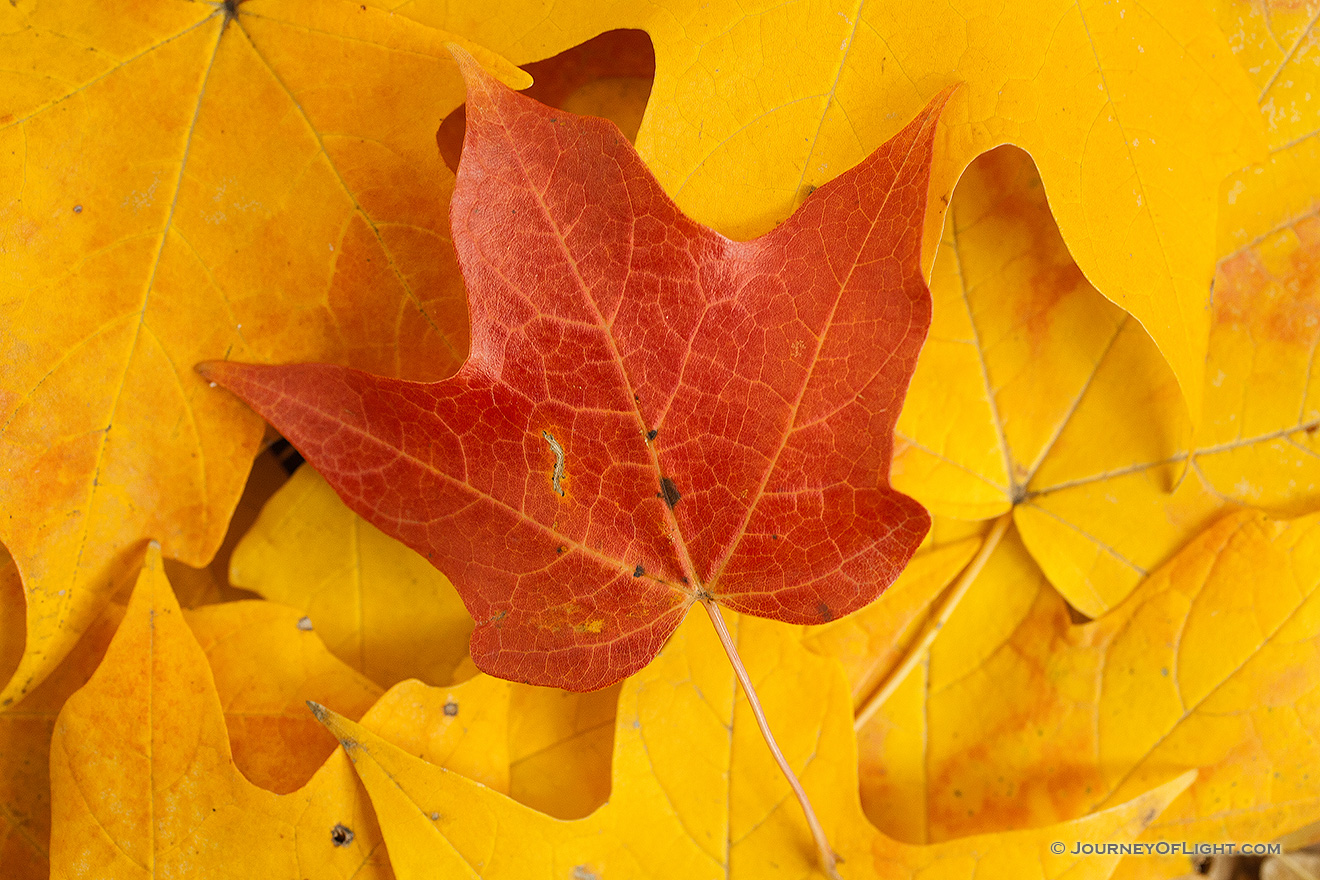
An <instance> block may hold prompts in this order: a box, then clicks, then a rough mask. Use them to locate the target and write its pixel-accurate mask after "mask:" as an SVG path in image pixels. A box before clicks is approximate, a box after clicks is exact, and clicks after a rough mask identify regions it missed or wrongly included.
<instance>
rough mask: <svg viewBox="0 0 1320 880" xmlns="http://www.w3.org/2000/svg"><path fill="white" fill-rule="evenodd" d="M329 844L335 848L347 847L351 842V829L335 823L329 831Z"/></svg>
mask: <svg viewBox="0 0 1320 880" xmlns="http://www.w3.org/2000/svg"><path fill="white" fill-rule="evenodd" d="M330 842H331V843H333V844H334V845H335V846H348V845H349V844H350V843H352V842H353V829H352V828H349V827H348V826H347V825H344V824H343V823H336V824H335V827H334V828H331V829H330Z"/></svg>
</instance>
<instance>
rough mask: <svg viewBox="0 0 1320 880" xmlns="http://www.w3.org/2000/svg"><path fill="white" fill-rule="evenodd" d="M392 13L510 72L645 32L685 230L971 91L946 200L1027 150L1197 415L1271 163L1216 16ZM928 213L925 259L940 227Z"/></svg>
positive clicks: (657, 135)
mask: <svg viewBox="0 0 1320 880" xmlns="http://www.w3.org/2000/svg"><path fill="white" fill-rule="evenodd" d="M388 5H389V6H390V7H391V8H393V9H396V10H397V11H399V12H401V13H403V14H405V15H409V16H412V17H414V18H416V19H418V20H419V21H424V22H426V23H429V24H434V25H436V26H440V27H446V28H449V29H451V30H455V31H457V32H459V33H464V34H468V35H469V36H471V37H472V38H473V39H475V40H477V41H478V42H481V43H482V44H483V45H487V46H490V47H491V48H492V49H494V50H495V51H498V52H501V53H503V54H504V55H506V56H507V57H509V58H511V59H513V60H514V61H515V62H518V63H521V62H524V61H528V60H533V59H536V58H543V57H546V56H547V55H551V54H554V53H556V52H559V51H562V50H563V49H564V48H566V47H567V46H570V45H574V44H575V43H578V42H581V41H582V40H584V39H586V38H588V37H591V36H594V35H595V34H597V33H600V32H601V31H602V30H606V29H608V28H621V27H631V28H641V29H643V30H646V31H647V32H648V33H649V34H650V35H651V38H652V40H653V42H654V43H655V51H656V78H655V85H654V87H653V89H652V92H651V94H652V101H651V104H650V106H649V107H648V108H647V114H646V117H645V118H644V120H643V123H642V127H641V130H640V131H639V133H638V139H637V146H638V150H639V151H640V152H641V154H642V156H643V157H644V158H645V159H646V160H647V164H648V165H649V166H651V168H652V169H653V170H654V171H655V173H656V176H657V177H658V178H659V180H660V183H661V185H662V186H664V187H665V189H666V190H667V191H668V192H669V193H670V194H671V195H672V196H674V197H675V199H676V200H677V201H678V203H679V205H680V207H682V208H683V210H684V211H685V212H686V213H687V214H688V215H689V216H691V217H693V218H695V219H697V220H699V221H700V222H703V223H706V224H708V225H711V226H713V227H715V228H717V229H719V230H721V231H723V232H725V233H726V234H730V235H735V236H740V237H750V236H753V235H756V234H759V233H761V232H764V231H765V230H766V229H768V228H769V227H770V226H772V225H773V224H774V223H776V222H778V221H779V220H782V219H783V218H784V217H786V216H788V214H789V213H790V212H791V211H792V209H793V208H794V207H795V206H796V205H797V204H798V203H799V202H800V201H801V200H802V199H803V198H804V197H805V196H806V195H807V194H808V193H809V192H810V191H811V190H812V189H814V188H815V187H816V186H818V185H819V184H821V183H823V182H824V181H826V180H829V179H830V178H832V177H834V176H836V175H837V174H838V173H839V172H840V171H841V170H843V169H845V168H848V167H850V166H852V165H854V164H856V163H857V162H858V161H860V160H861V159H862V157H864V156H866V155H867V154H868V153H869V152H870V151H871V150H873V149H874V148H875V147H877V146H878V145H880V144H881V143H883V142H884V141H885V140H886V139H887V138H889V137H890V136H892V135H893V134H894V133H895V132H896V131H897V130H898V128H899V126H900V125H901V124H902V120H904V119H908V118H911V116H912V115H913V114H914V113H915V112H916V111H917V110H918V109H919V108H920V107H922V106H923V105H924V104H925V103H926V102H927V101H929V100H930V99H931V98H932V97H933V96H934V95H935V94H937V93H938V92H939V91H940V90H941V89H944V88H946V87H948V86H949V85H951V84H953V83H955V82H960V81H961V82H964V83H965V86H964V87H963V88H962V89H961V90H960V91H959V92H958V94H956V95H955V96H954V98H953V100H952V102H951V103H950V105H949V107H948V109H947V110H946V111H945V113H944V115H943V118H942V123H941V127H942V129H943V132H944V134H943V138H944V141H943V151H942V155H941V153H940V151H938V150H937V161H936V163H935V167H934V170H933V177H932V183H931V186H932V189H931V192H932V194H933V195H935V196H939V195H943V196H946V197H947V195H948V194H949V192H950V190H951V189H952V187H953V183H954V181H956V180H957V179H958V176H959V175H960V174H961V173H962V170H963V168H964V167H965V166H966V165H967V163H968V162H970V161H971V160H972V159H973V158H974V157H975V156H976V155H977V154H979V153H982V152H984V151H986V150H988V149H990V148H992V147H995V146H997V145H999V144H1003V143H1014V144H1018V145H1019V146H1021V147H1022V148H1024V149H1026V150H1027V151H1029V152H1030V153H1031V154H1032V155H1033V156H1034V157H1035V158H1036V161H1037V162H1038V163H1039V164H1040V166H1041V169H1042V176H1043V178H1044V180H1045V185H1046V187H1047V188H1048V190H1049V192H1050V202H1051V204H1052V205H1053V207H1054V211H1055V214H1056V215H1057V216H1058V218H1059V225H1060V227H1061V228H1062V229H1063V235H1064V238H1065V240H1066V241H1068V243H1069V246H1070V247H1071V248H1072V250H1073V253H1074V254H1076V255H1077V260H1078V263H1079V265H1080V266H1081V267H1082V270H1083V272H1084V273H1085V274H1086V276H1087V277H1088V278H1090V279H1091V280H1092V281H1093V282H1095V284H1096V286H1097V287H1098V288H1099V289H1100V290H1101V291H1102V292H1103V293H1104V294H1105V295H1106V296H1108V297H1109V298H1110V299H1112V300H1113V301H1114V302H1116V303H1118V304H1119V305H1121V306H1122V307H1123V308H1125V309H1127V310H1128V311H1129V312H1131V313H1132V314H1133V315H1134V316H1135V317H1136V318H1137V319H1138V320H1139V321H1140V322H1141V323H1142V324H1143V325H1144V326H1145V327H1146V328H1147V330H1148V331H1149V332H1150V334H1151V336H1152V337H1153V338H1154V339H1155V341H1156V343H1157V344H1158V346H1159V349H1160V351H1161V352H1162V353H1163V355H1164V357H1165V358H1166V359H1167V360H1168V362H1169V363H1170V364H1171V366H1172V368H1173V371H1174V374H1175V375H1176V376H1177V378H1178V381H1179V383H1180V386H1181V390H1182V393H1183V395H1184V396H1185V398H1186V401H1187V405H1188V408H1189V410H1190V412H1191V413H1192V415H1193V418H1195V417H1196V416H1198V415H1199V413H1200V395H1201V385H1202V381H1201V379H1202V375H1203V372H1202V370H1203V368H1204V356H1205V340H1206V331H1207V323H1206V314H1205V304H1206V300H1207V294H1208V292H1207V287H1206V285H1207V284H1208V282H1209V280H1210V278H1211V275H1212V273H1213V268H1214V255H1215V254H1214V247H1215V217H1216V212H1217V208H1218V200H1217V194H1218V187H1219V184H1220V181H1221V180H1222V179H1223V178H1224V176H1225V175H1227V174H1229V173H1230V172H1232V171H1235V170H1237V169H1238V168H1241V167H1242V166H1244V165H1247V164H1248V163H1249V162H1252V161H1256V160H1257V158H1258V157H1260V156H1261V155H1262V150H1263V139H1262V135H1261V128H1262V122H1261V120H1260V117H1259V114H1258V113H1257V112H1256V111H1255V107H1254V104H1253V101H1252V98H1253V95H1252V93H1251V87H1250V84H1249V82H1248V79H1247V77H1246V76H1245V74H1244V73H1243V72H1242V70H1241V69H1240V67H1239V65H1238V64H1237V63H1236V62H1235V61H1234V60H1233V57H1232V54H1231V52H1230V51H1229V47H1228V43H1227V41H1226V40H1225V38H1224V35H1223V33H1222V32H1221V31H1220V29H1219V28H1218V27H1217V26H1216V23H1215V20H1214V18H1213V17H1212V16H1211V15H1210V14H1209V12H1208V11H1207V10H1203V9H1201V8H1199V7H1197V6H1189V5H1188V4H1186V3H1182V2H1178V0H1160V2H1154V3H1143V4H1141V5H1140V6H1137V7H1129V6H1127V5H1125V4H1111V3H1105V2H1100V0H1095V2H1083V3H1077V2H1072V0H1013V2H1008V3H1005V2H988V0H987V2H973V3H962V4H958V5H957V6H953V5H950V4H948V3H945V2H940V0H932V2H910V3H903V4H900V5H897V6H894V5H892V4H880V3H865V2H861V3H855V2H850V3H831V4H812V5H801V4H790V5H777V6H770V7H767V8H764V9H761V8H757V9H748V8H747V6H746V4H742V3H738V2H733V0H725V2H712V3H702V4H699V5H694V4H687V3H683V2H677V0H671V2H667V3H666V2H658V3H647V4H615V5H608V6H602V5H601V4H598V3H592V2H589V0H576V2H566V3H556V4H554V5H553V6H552V7H549V8H546V7H545V6H544V4H542V3H541V2H539V0H518V2H507V3H501V4H500V6H499V8H498V9H496V10H491V9H489V8H488V7H487V6H486V5H483V4H476V3H440V2H436V0H404V2H391V3H389V4H388ZM529 21H530V22H535V26H532V27H529V26H528V25H527V24H526V23H527V22H529ZM932 205H933V206H934V207H935V208H936V209H935V210H933V211H932V212H931V213H930V216H929V218H928V223H927V227H926V229H927V234H926V245H927V253H928V254H932V255H933V253H934V245H935V242H936V241H938V234H939V229H940V226H941V224H942V216H941V212H940V211H939V210H938V205H939V199H938V198H937V197H936V198H932Z"/></svg>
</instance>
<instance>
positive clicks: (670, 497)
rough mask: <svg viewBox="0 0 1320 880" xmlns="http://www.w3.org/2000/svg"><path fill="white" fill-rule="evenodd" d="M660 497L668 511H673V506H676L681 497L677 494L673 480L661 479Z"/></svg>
mask: <svg viewBox="0 0 1320 880" xmlns="http://www.w3.org/2000/svg"><path fill="white" fill-rule="evenodd" d="M660 497H661V498H664V499H665V504H668V505H669V509H670V510H673V509H674V507H675V505H677V504H678V501H679V499H680V498H682V497H683V496H682V495H679V494H678V487H677V486H675V485H674V481H673V480H671V479H669V478H668V477H661V478H660Z"/></svg>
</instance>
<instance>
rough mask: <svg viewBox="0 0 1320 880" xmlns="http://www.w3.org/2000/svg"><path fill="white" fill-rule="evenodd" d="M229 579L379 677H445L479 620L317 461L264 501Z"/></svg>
mask: <svg viewBox="0 0 1320 880" xmlns="http://www.w3.org/2000/svg"><path fill="white" fill-rule="evenodd" d="M229 580H230V582H231V583H232V584H233V585H234V586H237V587H244V588H246V589H249V590H252V591H253V592H256V593H258V594H259V595H261V596H263V597H264V598H266V599H270V600H272V601H275V602H281V603H284V604H286V605H291V606H293V607H295V608H299V609H301V610H302V611H303V613H304V614H306V615H307V616H308V618H309V619H310V620H311V621H312V622H313V624H314V625H315V626H316V628H317V632H318V633H319V634H320V636H321V638H322V639H323V640H324V641H325V643H326V645H327V646H328V647H329V648H330V650H331V651H333V652H334V654H335V656H337V657H339V659H341V660H343V661H344V662H345V663H347V664H349V665H350V666H352V667H353V668H354V669H357V670H358V671H359V672H361V673H362V674H363V675H366V676H367V677H368V678H370V679H372V680H373V681H375V682H376V683H377V684H380V685H382V686H386V687H388V686H389V685H392V684H394V683H395V682H397V681H401V680H403V679H405V678H419V679H421V680H423V681H425V682H428V683H430V684H447V683H448V682H449V681H450V680H451V679H452V678H453V674H454V670H455V669H456V668H457V667H458V665H459V663H460V662H461V661H462V660H463V658H464V657H466V656H467V640H468V635H469V634H470V633H471V632H472V626H473V624H472V618H471V617H469V616H468V613H467V609H465V608H464V607H463V602H462V600H460V599H459V598H458V593H457V592H456V591H455V590H454V587H453V585H452V584H450V583H449V579H448V578H446V577H445V576H444V575H443V574H441V573H440V572H439V571H437V570H436V568H435V567H434V566H433V565H431V563H430V562H428V561H427V560H426V559H424V558H422V557H421V556H420V555H418V554H417V553H416V552H414V551H412V550H410V549H408V548H407V547H405V546H404V545H402V544H400V543H399V542H398V541H396V540H394V539H393V538H390V537H388V536H387V535H385V534H384V533H383V532H381V531H380V530H379V529H377V528H376V527H375V526H373V525H371V524H370V523H369V522H367V521H366V520H364V519H362V518H361V517H360V516H358V515H357V514H355V513H354V512H353V511H351V510H349V509H348V508H347V507H346V506H345V505H344V502H342V501H340V500H339V496H338V495H336V494H335V493H334V490H333V489H331V488H330V486H329V485H328V484H327V483H326V482H325V480H323V479H322V478H321V476H320V475H319V474H318V473H316V471H314V470H313V469H312V468H310V467H302V468H299V469H298V470H297V471H296V472H295V473H294V475H293V476H292V477H291V478H290V479H289V481H288V482H287V483H285V484H284V486H282V487H281V488H280V489H279V491H277V492H276V493H275V495H274V496H272V497H271V499H270V500H269V501H268V502H267V503H266V505H265V506H264V507H263V508H262V510H261V514H260V515H259V516H258V517H257V520H256V522H255V523H253V525H252V528H250V529H249V530H248V531H247V533H246V534H244V536H243V537H242V539H241V540H240V541H239V542H238V545H237V546H236V547H235V548H234V553H233V555H232V556H231V557H230V564H229Z"/></svg>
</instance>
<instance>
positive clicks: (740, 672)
mask: <svg viewBox="0 0 1320 880" xmlns="http://www.w3.org/2000/svg"><path fill="white" fill-rule="evenodd" d="M701 604H702V605H704V606H705V608H706V613H707V614H709V615H710V621H711V623H713V624H715V632H716V633H717V634H718V635H719V637H720V644H721V645H723V646H724V653H725V654H727V655H728V656H729V662H730V663H732V664H733V671H734V673H736V674H737V676H738V683H739V684H741V685H742V689H743V693H744V694H745V695H746V696H747V702H748V704H749V705H750V706H751V707H752V715H753V717H755V718H756V724H757V726H758V727H760V728H761V736H762V737H764V738H765V744H766V746H768V747H769V749H770V754H771V755H773V756H774V759H775V763H777V764H778V765H779V769H780V770H781V771H782V772H783V774H784V777H785V778H786V779H787V780H788V784H789V785H790V786H791V787H792V789H793V794H795V795H797V799H798V803H799V804H801V805H802V812H803V813H805V814H806V817H807V827H809V828H810V829H811V836H812V837H813V838H815V841H816V849H817V850H818V851H819V853H820V866H821V868H822V869H823V870H824V871H825V873H826V874H827V875H828V876H829V877H831V878H832V880H841V878H840V877H839V871H838V867H837V865H838V863H839V862H841V861H843V859H841V858H839V856H838V854H837V853H835V852H834V849H833V848H832V847H831V846H830V842H829V839H828V838H826V837H825V829H824V828H823V827H822V826H821V824H820V820H819V819H818V818H816V811H815V810H814V809H812V807H811V801H810V800H809V799H808V798H807V792H806V789H804V788H803V787H802V783H801V782H799V781H798V778H797V774H795V773H794V772H793V768H792V767H790V766H789V765H788V759H787V758H785V757H784V753H783V752H781V751H780V750H779V744H778V743H777V742H775V735H774V734H773V733H771V732H770V722H769V721H767V720H766V717H765V711H764V710H763V709H762V708H761V698H760V697H758V696H757V695H756V689H755V688H754V687H752V680H751V678H750V677H749V676H748V675H747V667H745V666H743V662H742V658H741V657H739V656H738V648H737V646H736V645H734V643H733V637H732V636H730V635H729V628H728V627H727V626H725V625H724V617H723V616H722V615H721V614H720V609H719V606H718V605H716V604H715V600H714V599H712V598H709V597H704V596H703V597H702V599H701Z"/></svg>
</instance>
